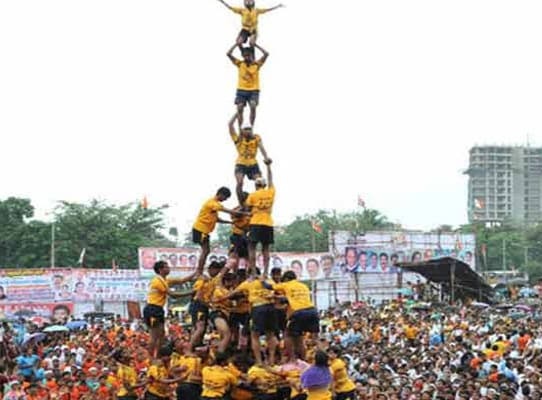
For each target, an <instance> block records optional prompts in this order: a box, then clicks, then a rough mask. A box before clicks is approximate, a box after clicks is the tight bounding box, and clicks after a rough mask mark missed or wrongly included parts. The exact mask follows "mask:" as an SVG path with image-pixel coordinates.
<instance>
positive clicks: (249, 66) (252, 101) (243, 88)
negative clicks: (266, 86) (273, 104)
mask: <svg viewBox="0 0 542 400" xmlns="http://www.w3.org/2000/svg"><path fill="white" fill-rule="evenodd" d="M236 46H237V45H236V44H234V45H233V46H232V47H231V49H230V50H229V51H228V54H227V55H228V57H229V59H230V60H231V62H232V63H233V64H234V65H235V66H236V67H237V69H238V83H237V92H236V95H235V105H236V106H237V120H238V121H239V125H240V126H244V124H243V111H244V109H245V107H246V105H247V104H248V105H249V107H250V126H252V127H253V126H254V121H255V120H256V107H257V106H258V102H259V100H260V68H261V67H262V66H263V65H264V63H265V61H266V60H267V57H269V53H268V52H267V51H265V50H264V49H263V48H262V47H261V46H259V45H256V48H257V49H258V50H260V51H261V52H262V54H263V55H262V56H261V57H260V59H258V60H256V59H255V56H254V54H253V52H252V51H251V50H250V49H249V48H243V49H242V50H241V54H242V56H243V59H242V60H239V59H238V58H236V57H235V56H234V55H233V51H234V50H235V47H236Z"/></svg>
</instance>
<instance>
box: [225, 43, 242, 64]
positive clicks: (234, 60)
mask: <svg viewBox="0 0 542 400" xmlns="http://www.w3.org/2000/svg"><path fill="white" fill-rule="evenodd" d="M236 47H237V43H235V44H234V45H233V46H232V47H231V49H229V50H228V52H227V53H226V55H227V56H228V58H229V59H230V60H231V62H232V63H233V64H234V65H238V64H239V63H240V62H241V60H238V59H237V58H235V56H234V55H233V51H234V50H235V48H236Z"/></svg>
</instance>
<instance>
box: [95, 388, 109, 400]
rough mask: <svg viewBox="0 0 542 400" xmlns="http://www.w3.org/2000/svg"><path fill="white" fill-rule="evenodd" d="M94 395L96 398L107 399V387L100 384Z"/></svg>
mask: <svg viewBox="0 0 542 400" xmlns="http://www.w3.org/2000/svg"><path fill="white" fill-rule="evenodd" d="M96 395H97V399H98V400H109V398H110V397H111V396H110V393H109V388H108V387H107V386H105V385H103V386H101V385H100V387H99V388H98V390H97V391H96Z"/></svg>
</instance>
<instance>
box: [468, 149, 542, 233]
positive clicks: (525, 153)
mask: <svg viewBox="0 0 542 400" xmlns="http://www.w3.org/2000/svg"><path fill="white" fill-rule="evenodd" d="M465 173H466V174H467V175H468V176H469V195H468V196H469V197H468V211H469V221H470V222H471V223H472V222H485V223H492V224H493V223H494V224H499V223H503V222H511V223H516V224H518V223H519V224H525V223H527V224H529V223H535V222H540V221H542V147H529V146H474V147H473V148H471V149H470V157H469V168H468V169H467V171H466V172H465Z"/></svg>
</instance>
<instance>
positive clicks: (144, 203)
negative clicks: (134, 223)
mask: <svg viewBox="0 0 542 400" xmlns="http://www.w3.org/2000/svg"><path fill="white" fill-rule="evenodd" d="M141 208H142V209H144V210H146V209H147V208H149V200H147V196H146V195H145V196H143V200H141Z"/></svg>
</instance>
